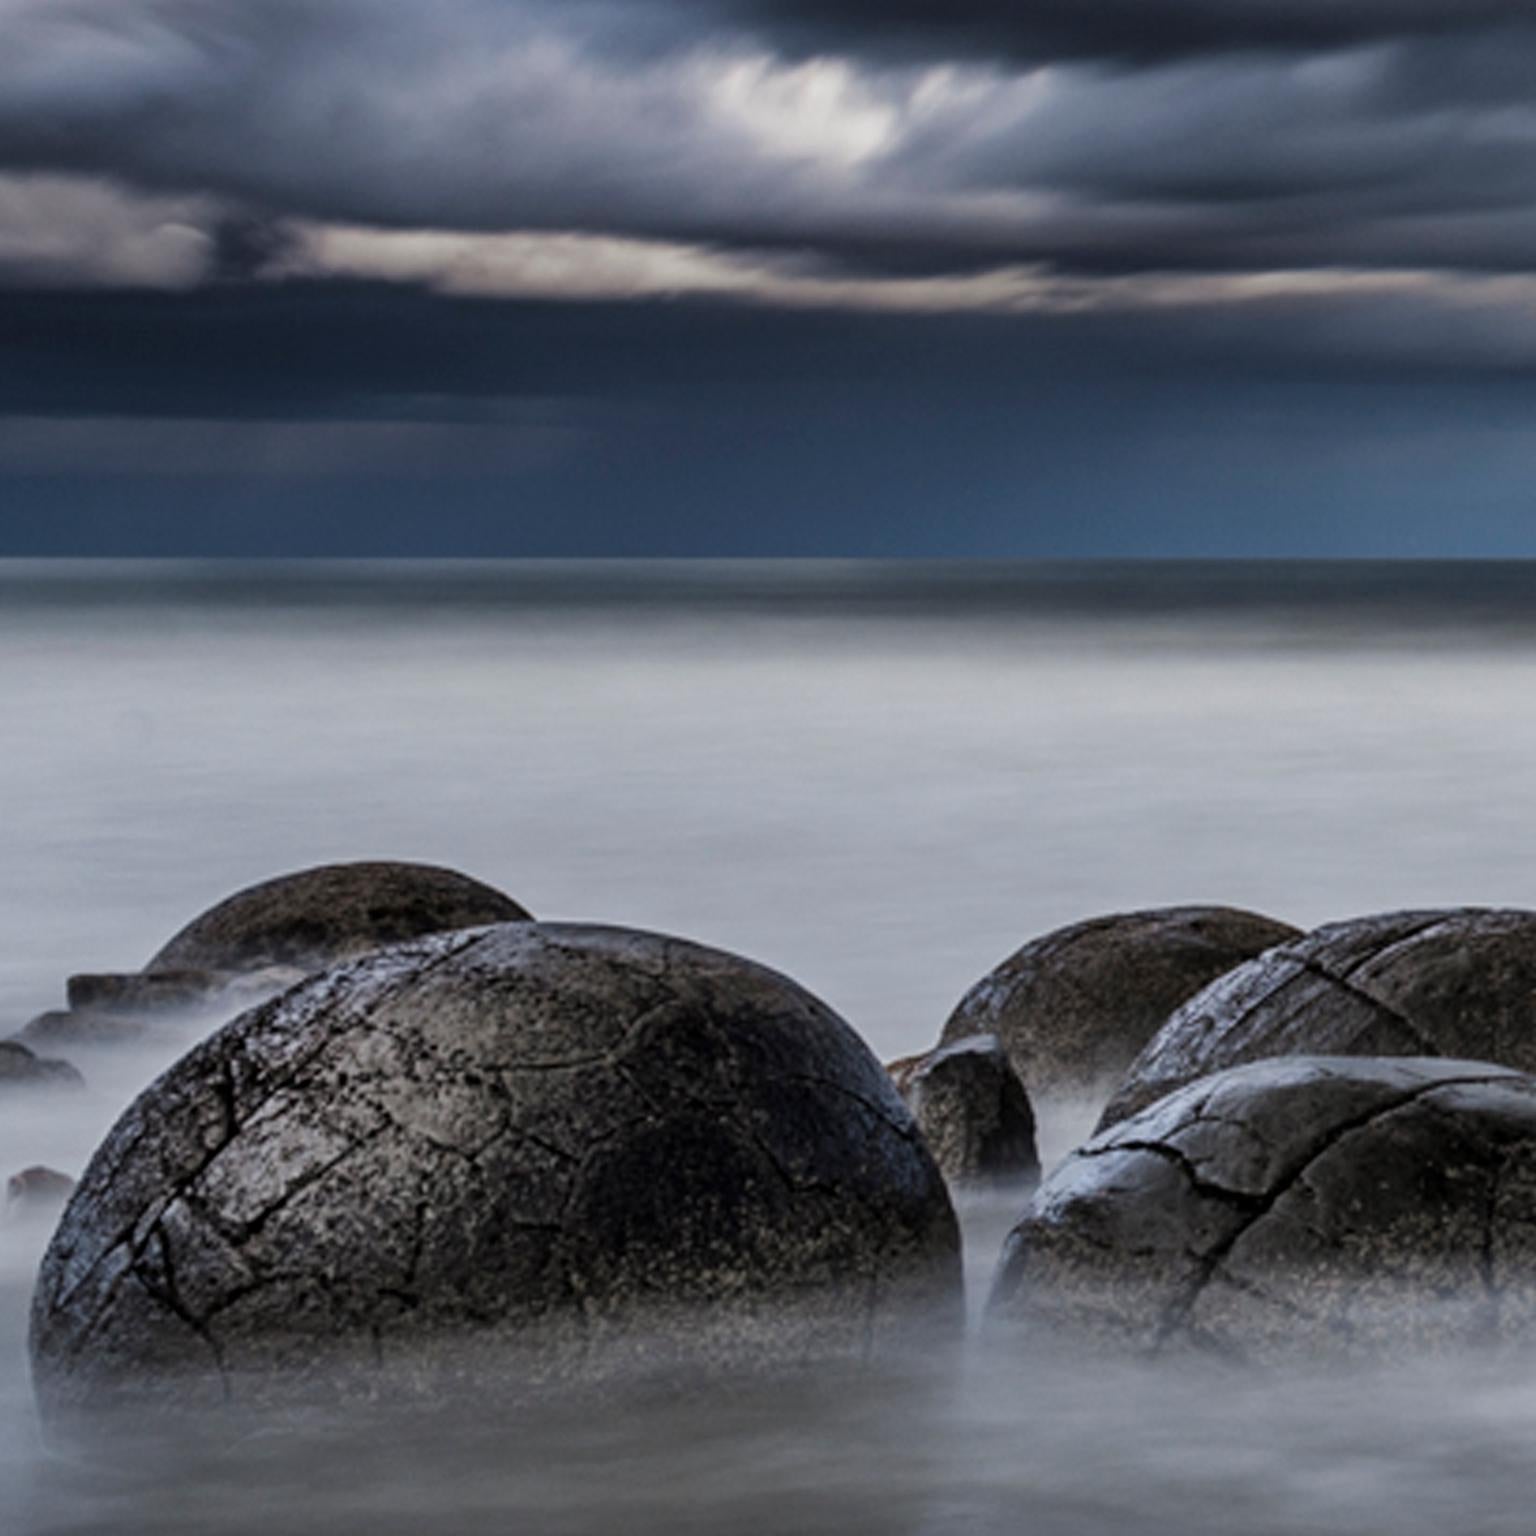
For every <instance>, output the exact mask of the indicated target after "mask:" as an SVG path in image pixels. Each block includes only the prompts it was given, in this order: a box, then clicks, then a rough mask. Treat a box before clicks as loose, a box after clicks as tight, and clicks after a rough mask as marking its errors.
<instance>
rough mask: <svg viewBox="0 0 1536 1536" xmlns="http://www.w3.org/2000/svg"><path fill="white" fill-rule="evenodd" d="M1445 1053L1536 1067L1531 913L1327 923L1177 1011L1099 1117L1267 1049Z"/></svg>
mask: <svg viewBox="0 0 1536 1536" xmlns="http://www.w3.org/2000/svg"><path fill="white" fill-rule="evenodd" d="M1302 1055H1310V1056H1451V1057H1457V1058H1462V1059H1470V1060H1473V1061H1491V1062H1498V1063H1499V1064H1500V1065H1502V1066H1509V1067H1516V1068H1518V1069H1519V1070H1520V1071H1522V1072H1536V913H1533V912H1523V911H1509V910H1504V911H1494V910H1489V909H1485V908H1455V909H1451V910H1443V911H1416V912H1389V913H1384V914H1381V915H1377V916H1372V917H1362V918H1355V919H1352V920H1350V921H1348V922H1342V923H1331V924H1329V925H1328V926H1327V927H1324V928H1319V929H1317V930H1316V931H1315V932H1313V933H1309V934H1306V935H1305V936H1302V937H1299V938H1297V939H1295V940H1293V941H1292V942H1290V943H1287V944H1284V945H1281V946H1280V947H1279V948H1277V949H1272V950H1269V951H1268V952H1266V953H1265V954H1263V955H1260V956H1259V957H1258V958H1256V959H1254V960H1251V961H1249V962H1248V963H1247V964H1245V965H1241V966H1239V967H1237V968H1236V969H1235V970H1232V971H1229V972H1228V973H1227V974H1226V975H1225V976H1222V977H1221V978H1219V979H1218V980H1217V981H1215V982H1213V983H1212V984H1211V985H1210V986H1209V987H1207V988H1205V989H1204V990H1203V991H1201V992H1200V993H1198V994H1197V995H1196V996H1194V997H1192V998H1190V999H1189V1001H1188V1002H1187V1003H1185V1004H1184V1006H1183V1007H1181V1008H1179V1009H1178V1010H1177V1011H1176V1012H1174V1013H1173V1014H1172V1015H1171V1017H1170V1018H1169V1019H1168V1020H1167V1022H1166V1023H1165V1024H1164V1025H1163V1027H1162V1028H1161V1029H1160V1030H1159V1031H1158V1032H1157V1034H1156V1035H1155V1036H1154V1037H1153V1038H1152V1039H1151V1040H1150V1041H1149V1042H1148V1044H1147V1047H1146V1049H1145V1050H1144V1051H1143V1052H1142V1053H1141V1055H1140V1056H1139V1057H1138V1058H1137V1059H1136V1061H1135V1062H1134V1064H1133V1065H1132V1066H1131V1068H1130V1071H1129V1072H1128V1073H1127V1074H1126V1077H1125V1079H1124V1080H1123V1081H1122V1083H1121V1084H1120V1086H1119V1088H1118V1089H1117V1090H1116V1092H1115V1095H1114V1098H1113V1099H1112V1100H1111V1102H1110V1105H1109V1107H1108V1108H1107V1109H1106V1110H1105V1111H1104V1116H1103V1119H1102V1120H1101V1121H1100V1125H1101V1126H1104V1125H1111V1124H1113V1123H1114V1122H1115V1121H1116V1120H1120V1119H1123V1118H1125V1116H1127V1115H1130V1114H1134V1113H1135V1112H1136V1111H1137V1110H1139V1109H1141V1108H1143V1107H1144V1106H1145V1105H1148V1104H1151V1103H1153V1102H1154V1101H1156V1100H1157V1099H1160V1098H1162V1097H1163V1096H1164V1095H1165V1094H1167V1093H1171V1092H1172V1091H1173V1090H1174V1089H1175V1088H1178V1087H1180V1086H1182V1085H1183V1084H1184V1083H1189V1082H1193V1081H1194V1080H1195V1079H1196V1078H1199V1077H1204V1076H1205V1075H1206V1074H1207V1073H1210V1072H1218V1071H1221V1070H1222V1069H1223V1068H1226V1067H1232V1066H1237V1065H1238V1064H1239V1063H1241V1062H1245V1061H1261V1060H1263V1059H1264V1058H1266V1057H1272V1056H1302Z"/></svg>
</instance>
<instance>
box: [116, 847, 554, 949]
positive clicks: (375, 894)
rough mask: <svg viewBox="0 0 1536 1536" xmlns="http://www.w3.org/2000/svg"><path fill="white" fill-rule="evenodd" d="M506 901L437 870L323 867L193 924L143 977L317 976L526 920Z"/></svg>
mask: <svg viewBox="0 0 1536 1536" xmlns="http://www.w3.org/2000/svg"><path fill="white" fill-rule="evenodd" d="M528 920H530V919H529V915H528V913H527V912H525V911H524V910H523V909H522V908H521V907H520V906H519V905H518V904H517V903H516V902H515V901H513V900H512V899H511V897H509V896H503V895H502V893H501V892H500V891H497V890H493V889H492V888H491V887H490V886H488V885H482V884H481V883H480V881H478V880H471V879H470V878H469V876H468V875H461V874H458V873H457V872H456V871H454V870H451V869H439V868H438V867H437V866H435V865H432V864H400V863H388V862H374V863H358V864H323V865H320V866H319V867H318V868H316V869H305V870H300V871H298V872H297V873H295V874H289V875H279V876H277V878H275V879H272V880H263V881H262V882H261V883H260V884H259V885H252V886H248V887H247V888H246V889H245V890H243V891H237V892H236V893H235V894H234V895H233V896H229V897H226V898H225V900H223V901H221V902H219V903H218V905H217V906H213V907H210V908H209V909H208V910H207V911H206V912H204V913H203V914H202V916H200V917H195V918H193V919H192V921H191V922H190V923H188V924H187V926H186V927H185V928H183V929H182V930H181V932H180V933H178V934H177V935H176V936H175V937H174V938H173V939H171V940H170V941H169V942H168V943H167V944H166V945H165V946H164V947H163V948H162V949H161V950H160V951H159V953H158V954H156V955H155V957H154V958H153V959H152V960H151V961H150V962H149V964H148V965H146V966H145V967H144V969H145V971H146V972H150V973H167V972H174V971H191V972H195V971H214V972H218V971H236V972H239V971H256V970H262V969H265V968H267V967H291V968H293V969H297V970H301V971H314V970H320V969H323V968H324V967H326V966H328V965H334V964H336V963H337V962H338V961H341V960H348V959H351V958H352V957H353V956H355V955H361V954H366V953H367V952H368V951H369V950H374V949H382V948H384V947H385V946H386V945H389V944H400V943H404V942H405V941H406V940H409V939H417V938H421V937H422V936H423V935H425V934H429V933H447V932H451V931H452V930H454V929H457V928H478V927H481V926H483V925H485V924H488V923H512V922H521V921H528Z"/></svg>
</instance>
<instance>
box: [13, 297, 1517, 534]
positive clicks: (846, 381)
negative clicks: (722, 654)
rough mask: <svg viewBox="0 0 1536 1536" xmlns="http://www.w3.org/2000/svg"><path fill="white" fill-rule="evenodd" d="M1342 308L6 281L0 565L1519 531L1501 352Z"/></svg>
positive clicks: (1507, 380)
mask: <svg viewBox="0 0 1536 1536" xmlns="http://www.w3.org/2000/svg"><path fill="white" fill-rule="evenodd" d="M1397 318H1400V317H1397ZM1341 321H1342V322H1343V325H1344V326H1345V327H1348V326H1349V325H1357V326H1358V325H1359V324H1360V323H1361V320H1360V315H1359V313H1358V312H1356V313H1355V314H1354V315H1353V316H1352V315H1351V314H1347V313H1346V314H1343V315H1339V314H1337V313H1335V314H1334V315H1333V316H1332V321H1331V323H1330V321H1329V318H1328V317H1327V316H1325V315H1313V316H1312V317H1311V319H1310V321H1309V320H1308V318H1307V316H1306V315H1305V313H1301V312H1298V311H1297V310H1296V308H1295V307H1294V306H1293V305H1289V304H1278V305H1276V306H1274V307H1272V308H1271V309H1270V310H1269V311H1268V312H1267V313H1266V314H1265V315H1264V316H1254V317H1251V318H1250V319H1249V321H1248V323H1247V324H1248V329H1247V331H1246V333H1245V334H1242V335H1235V334H1233V333H1232V332H1231V330H1230V329H1228V328H1227V326H1226V325H1224V324H1222V323H1219V322H1217V323H1212V324H1210V325H1209V326H1208V327H1207V328H1205V329H1204V330H1200V328H1198V327H1197V328H1196V332H1195V333H1192V332H1191V330H1190V328H1189V327H1188V326H1187V325H1185V324H1184V323H1183V322H1181V321H1179V320H1176V319H1171V318H1169V317H1160V316H1158V315H1155V314H1144V315H1139V316H1136V317H1133V318H1132V319H1130V320H1129V321H1126V320H1123V319H1120V320H1114V321H1111V320H1109V319H1106V318H1104V317H1096V316H1091V315H1090V316H1086V317H1079V319H1078V320H1072V319H1069V318H1068V317H1061V316H1056V317H1038V316H1036V317H1015V318H1009V317H1002V318H1000V317H997V316H969V317H964V316H953V315H948V316H900V315H889V314H871V315H852V314H835V313H834V314H818V315H811V314H797V313H779V314H773V313H769V312H766V311H763V310H752V309H744V308H741V307H712V306H703V305H695V304H677V305H667V306H661V305H656V306H637V305H568V304H561V305H550V304H544V305H537V304H515V303H504V304H495V305H486V304H483V303H475V302H470V301H465V300H450V299H444V298H437V297H431V296H428V295H424V294H421V293H415V292H410V291H407V290H402V289H400V288H397V287H387V286H383V285H374V286H365V285H347V286H341V287H335V286H332V287H325V288H322V287H320V286H317V285H291V286H287V287H267V288H263V287H240V286H220V287H216V288H207V289H202V290H198V291H193V292H189V293H183V294H145V293H128V292H97V293H92V294H66V293H59V292H53V293H47V292H31V293H25V294H22V293H12V294H3V295H0V350H3V352H4V354H5V356H6V357H7V359H8V360H9V361H10V362H11V363H12V364H14V366H11V367H8V368H7V369H5V370H3V371H0V490H3V503H0V504H3V507H4V515H3V516H0V552H3V553H8V554H13V553H40V552H61V553H81V552H94V553H114V554H116V553H159V554H210V555H215V554H230V553H246V554H293V553H314V554H320V553H323V554H358V553H373V554H412V555H421V554H461V555H486V554H521V555H534V554H566V555H572V554H594V553H595V554H608V555H620V554H651V555H655V554H701V553H703V554H743V555H751V554H801V555H804V554H826V555H846V554H866V555H868V554H884V555H911V554H921V555H937V554H950V555H955V554H972V555H999V554H1033V555H1093V554H1105V553H1119V554H1127V553H1147V552H1156V553H1162V554H1174V553H1183V554H1195V553H1207V554H1210V553H1223V554H1254V553H1275V552H1290V553H1297V552H1310V553H1335V554H1358V553H1364V552H1369V551H1371V550H1376V551H1378V552H1379V551H1381V550H1383V549H1385V550H1393V551H1397V552H1411V551H1412V550H1414V549H1416V548H1426V547H1427V548H1432V549H1437V550H1440V551H1442V552H1451V553H1466V552H1478V551H1482V552H1498V551H1500V550H1508V549H1510V548H1516V547H1519V546H1518V538H1519V536H1520V530H1521V528H1522V527H1523V519H1525V518H1526V516H1527V514H1526V511H1525V509H1526V506H1527V499H1528V498H1527V488H1528V486H1529V483H1530V478H1531V475H1532V473H1536V463H1533V459H1536V450H1533V449H1532V447H1531V444H1530V435H1529V432H1528V431H1527V430H1526V423H1527V420H1528V407H1527V404H1526V399H1525V397H1526V394H1527V393H1528V390H1529V381H1530V379H1531V377H1532V371H1531V364H1530V358H1529V357H1527V359H1526V361H1525V364H1524V372H1523V373H1522V372H1520V371H1519V369H1520V366H1521V365H1520V363H1519V358H1518V355H1517V354H1516V353H1515V352H1513V351H1512V352H1511V353H1510V354H1509V357H1508V366H1507V367H1506V368H1505V369H1503V370H1502V371H1501V370H1499V369H1496V368H1494V367H1493V366H1492V364H1491V363H1490V362H1489V360H1488V358H1486V357H1485V358H1483V359H1482V361H1481V363H1480V364H1479V366H1478V367H1477V368H1476V369H1472V368H1463V367H1461V366H1459V363H1460V362H1462V361H1465V359H1464V358H1458V356H1457V355H1456V354H1455V353H1454V352H1450V351H1442V350H1440V349H1438V348H1436V347H1434V346H1428V347H1422V348H1420V349H1419V350H1418V351H1416V352H1415V351H1413V350H1412V349H1407V350H1404V351H1402V352H1401V353H1400V354H1399V358H1398V361H1397V363H1396V364H1394V365H1393V366H1391V367H1390V368H1389V367H1386V366H1384V365H1383V363H1382V361H1381V359H1380V358H1379V357H1377V358H1376V359H1375V360H1374V361H1373V360H1372V357H1371V355H1370V354H1369V353H1368V352H1364V351H1362V350H1361V349H1360V348H1359V347H1358V346H1356V345H1353V344H1352V343H1351V342H1350V340H1349V338H1348V337H1347V336H1346V335H1341V334H1340V333H1339V332H1340V322H1341ZM1375 323H1376V324H1378V325H1380V326H1381V327H1382V328H1383V329H1384V330H1387V331H1390V330H1391V328H1392V327H1393V324H1394V316H1393V314H1392V313H1391V309H1390V306H1388V307H1387V308H1385V309H1382V310H1380V311H1379V312H1378V313H1377V315H1376V317H1375ZM1308 325H1310V326H1311V327H1312V328H1313V330H1314V332H1315V334H1314V335H1312V336H1311V337H1306V336H1303V335H1301V334H1300V331H1301V330H1303V329H1305V328H1306V327H1307V326H1308ZM1261 330H1267V331H1268V332H1269V333H1271V340H1272V341H1273V342H1274V344H1275V348H1277V349H1278V350H1273V355H1271V356H1270V357H1269V358H1268V359H1267V360H1266V361H1265V363H1264V364H1263V366H1262V367H1256V366H1255V364H1254V356H1255V351H1256V345H1255V344H1256V341H1257V339H1258V335H1259V332H1260V331H1261ZM1330 340H1331V342H1332V343H1333V345H1334V350H1333V352H1332V354H1331V362H1329V363H1320V361H1319V358H1320V355H1321V354H1320V352H1319V349H1318V343H1319V342H1327V341H1330ZM1527 340H1528V341H1529V338H1527ZM1473 463H1475V464H1476V465H1477V467H1478V478H1477V481H1476V488H1475V493H1474V494H1470V495H1469V475H1468V467H1469V465H1471V464H1473ZM1512 541H1513V542H1512Z"/></svg>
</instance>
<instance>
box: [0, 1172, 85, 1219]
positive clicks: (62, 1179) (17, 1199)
mask: <svg viewBox="0 0 1536 1536" xmlns="http://www.w3.org/2000/svg"><path fill="white" fill-rule="evenodd" d="M74 1188H75V1181H74V1180H73V1179H72V1178H70V1176H69V1175H68V1174H67V1173H56V1172H55V1171H54V1170H53V1169H52V1168H26V1169H23V1170H22V1172H20V1173H13V1174H12V1175H11V1177H10V1178H9V1179H7V1180H6V1185H5V1210H6V1215H7V1217H8V1218H10V1219H13V1220H30V1219H31V1218H32V1217H34V1216H44V1215H52V1214H53V1213H55V1212H56V1211H61V1210H63V1209H64V1205H65V1202H66V1201H67V1200H68V1199H69V1197H70V1195H71V1194H72V1193H73V1192H74Z"/></svg>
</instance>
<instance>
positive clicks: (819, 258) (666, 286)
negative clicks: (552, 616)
mask: <svg viewBox="0 0 1536 1536" xmlns="http://www.w3.org/2000/svg"><path fill="white" fill-rule="evenodd" d="M1533 79H1536V3H1516V0H1029V3H1027V4H1026V3H1023V0H431V3H425V0H0V552H9V553H27V552H34V551H55V552H66V553H102V554H116V553H135V552H139V553H156V554H165V553H224V552H249V553H261V554H279V553H328V554H337V553H396V552H398V553H412V554H431V553H441V554H583V553H601V554H645V553H654V554H752V553H768V554H797V553H803V554H873V555H964V556H972V555H1023V556H1029V555H1045V556H1076V555H1101V554H1108V555H1117V554H1167V555H1202V554H1208V555H1243V554H1299V555H1332V554H1340V555H1355V554H1393V555H1398V554H1401V555H1417V554H1457V555H1460V554H1494V555H1498V554H1536V428H1533V412H1532V405H1533V403H1536V392H1533V383H1536V97H1533V92H1532V88H1531V81H1532V80H1533Z"/></svg>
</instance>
